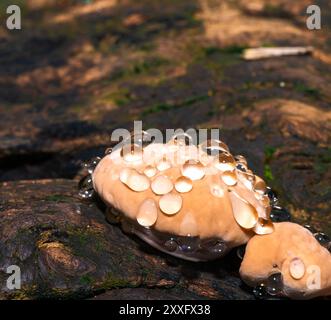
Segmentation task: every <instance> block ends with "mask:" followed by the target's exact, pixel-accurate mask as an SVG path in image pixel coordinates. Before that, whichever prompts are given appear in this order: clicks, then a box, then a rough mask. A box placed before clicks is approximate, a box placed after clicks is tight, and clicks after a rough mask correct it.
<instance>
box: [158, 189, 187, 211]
mask: <svg viewBox="0 0 331 320" xmlns="http://www.w3.org/2000/svg"><path fill="white" fill-rule="evenodd" d="M182 204H183V200H182V197H181V196H180V195H178V194H174V193H168V194H165V195H163V196H162V197H161V198H160V199H159V206H160V209H161V211H162V212H164V213H165V214H168V215H173V214H176V213H177V212H179V211H180V209H181V208H182Z"/></svg>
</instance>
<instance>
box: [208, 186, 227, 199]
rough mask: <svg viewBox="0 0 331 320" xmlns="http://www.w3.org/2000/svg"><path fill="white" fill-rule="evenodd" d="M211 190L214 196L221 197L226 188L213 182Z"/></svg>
mask: <svg viewBox="0 0 331 320" xmlns="http://www.w3.org/2000/svg"><path fill="white" fill-rule="evenodd" d="M210 192H211V194H212V195H213V196H215V197H218V198H221V197H224V190H223V188H222V186H220V185H219V184H212V185H211V187H210Z"/></svg>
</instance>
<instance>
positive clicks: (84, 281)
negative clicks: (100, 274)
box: [79, 274, 93, 286]
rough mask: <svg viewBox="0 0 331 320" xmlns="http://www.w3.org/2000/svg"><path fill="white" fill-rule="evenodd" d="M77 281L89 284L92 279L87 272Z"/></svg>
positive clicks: (85, 284)
mask: <svg viewBox="0 0 331 320" xmlns="http://www.w3.org/2000/svg"><path fill="white" fill-rule="evenodd" d="M79 282H80V283H81V284H82V285H84V286H91V285H92V283H93V279H92V277H91V276H89V275H88V274H85V275H83V276H82V277H80V279H79Z"/></svg>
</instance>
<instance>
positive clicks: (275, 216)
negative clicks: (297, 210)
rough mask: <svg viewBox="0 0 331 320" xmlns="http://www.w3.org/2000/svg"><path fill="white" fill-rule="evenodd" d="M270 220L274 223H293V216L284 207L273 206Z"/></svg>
mask: <svg viewBox="0 0 331 320" xmlns="http://www.w3.org/2000/svg"><path fill="white" fill-rule="evenodd" d="M270 219H271V221H273V222H285V221H291V214H290V213H289V212H288V211H287V210H286V209H284V208H282V207H279V206H273V207H272V209H271V212H270Z"/></svg>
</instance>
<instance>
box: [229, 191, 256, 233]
mask: <svg viewBox="0 0 331 320" xmlns="http://www.w3.org/2000/svg"><path fill="white" fill-rule="evenodd" d="M229 196H230V199H231V204H232V210H233V216H234V218H235V220H236V222H237V223H238V224H239V225H240V226H241V227H243V228H245V229H252V228H253V227H254V226H255V225H256V223H257V220H258V214H257V211H256V209H255V208H254V207H253V206H252V205H251V204H250V203H248V202H247V201H245V200H244V199H242V198H241V197H240V196H239V195H238V194H237V193H236V192H234V191H232V192H229Z"/></svg>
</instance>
